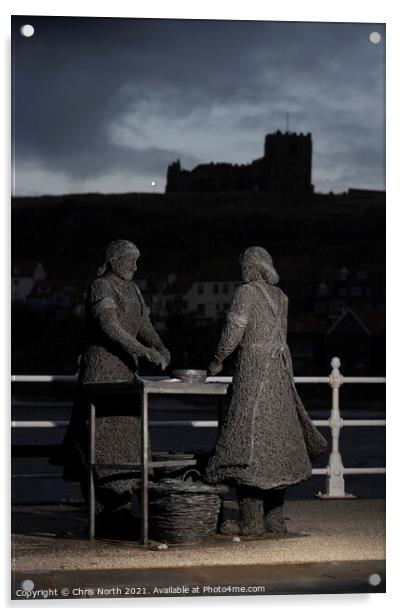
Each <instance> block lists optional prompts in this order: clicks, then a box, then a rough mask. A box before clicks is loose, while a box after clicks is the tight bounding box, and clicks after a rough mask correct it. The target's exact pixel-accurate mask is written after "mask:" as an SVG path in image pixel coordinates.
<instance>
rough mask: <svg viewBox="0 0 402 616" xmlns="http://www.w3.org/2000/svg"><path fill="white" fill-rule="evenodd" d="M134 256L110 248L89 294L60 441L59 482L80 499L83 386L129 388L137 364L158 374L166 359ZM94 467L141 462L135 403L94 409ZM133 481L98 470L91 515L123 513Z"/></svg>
mask: <svg viewBox="0 0 402 616" xmlns="http://www.w3.org/2000/svg"><path fill="white" fill-rule="evenodd" d="M139 256H140V251H139V250H138V248H137V247H136V246H135V245H134V244H132V243H131V242H129V241H127V240H116V241H113V242H111V243H110V244H109V245H108V246H107V248H106V252H105V260H104V263H103V265H102V266H101V267H100V268H99V270H98V272H97V276H96V278H95V279H94V280H93V282H92V283H91V285H90V286H89V289H88V293H87V302H86V319H87V329H88V336H89V345H88V347H87V349H86V351H85V353H84V354H83V356H82V357H81V363H80V369H79V376H78V388H77V396H76V401H75V404H74V408H73V412H72V417H71V421H70V425H69V428H68V430H67V434H66V438H65V441H64V450H65V453H66V456H65V457H66V460H65V468H64V478H65V479H73V480H76V479H79V480H80V481H81V486H82V489H83V494H84V497H86V496H87V454H88V451H87V438H88V436H87V428H86V423H85V421H86V418H87V401H86V398H85V394H84V391H83V390H82V387H81V386H82V384H83V383H88V382H93V383H107V382H109V383H110V382H116V381H133V380H135V379H136V378H137V370H138V362H139V359H140V358H145V359H147V360H148V361H150V362H152V363H154V364H159V365H160V366H161V367H162V369H164V368H165V367H166V366H167V365H168V363H169V362H170V354H169V351H168V350H167V349H166V348H165V347H164V345H163V343H162V341H161V339H160V338H159V336H158V334H157V333H156V331H155V329H154V327H153V325H152V322H151V319H150V314H149V312H150V311H149V308H147V306H146V305H145V302H144V299H143V297H142V294H141V291H140V289H139V288H138V286H137V285H136V284H135V283H134V282H133V280H132V279H133V276H134V273H135V271H136V269H137V260H138V258H139ZM96 414H97V417H96V461H97V462H99V463H102V464H119V463H124V464H127V463H128V464H132V463H137V462H139V461H140V444H141V413H140V403H139V400H136V399H135V398H134V396H127V397H125V396H124V395H121V394H119V395H118V396H115V397H114V398H113V399H112V398H111V397H110V396H108V397H102V400H100V401H99V402H97V406H96ZM138 477H139V475H138V474H136V473H133V472H120V471H117V470H116V471H115V470H97V471H96V473H95V495H96V510H97V512H98V513H102V514H104V515H103V517H104V518H106V517H107V516H108V515H111V514H113V513H114V512H116V511H118V510H119V509H120V508H127V509H128V505H129V503H130V500H131V498H132V491H133V488H135V487H136V486H137V484H138Z"/></svg>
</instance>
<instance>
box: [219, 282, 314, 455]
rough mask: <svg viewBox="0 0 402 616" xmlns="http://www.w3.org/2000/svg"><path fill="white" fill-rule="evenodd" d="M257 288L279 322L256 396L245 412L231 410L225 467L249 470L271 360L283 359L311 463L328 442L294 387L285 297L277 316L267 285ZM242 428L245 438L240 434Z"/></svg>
mask: <svg viewBox="0 0 402 616" xmlns="http://www.w3.org/2000/svg"><path fill="white" fill-rule="evenodd" d="M256 287H257V288H258V289H259V290H260V291H261V293H262V294H263V295H264V297H265V299H266V300H267V302H268V303H269V304H270V306H271V308H272V310H273V311H274V314H275V321H274V326H273V328H272V331H271V334H270V337H269V340H268V341H267V343H266V349H267V356H266V363H265V366H264V369H263V372H262V377H261V378H260V379H259V381H258V383H257V384H256V390H255V393H254V395H250V396H248V399H247V401H246V402H245V405H242V407H241V408H240V407H239V405H236V407H235V408H229V414H228V415H229V416H228V421H227V422H225V426H224V434H222V437H223V438H224V439H225V442H226V443H227V444H230V443H231V444H232V446H231V447H226V448H225V456H224V457H225V461H224V463H223V465H224V466H249V465H250V463H251V461H252V458H253V452H254V441H255V417H256V411H257V408H258V405H259V403H260V398H261V394H262V392H263V389H264V387H266V386H267V383H266V379H267V374H268V371H269V367H270V365H271V360H272V359H273V358H278V357H279V359H280V360H279V361H278V377H279V371H280V370H281V369H284V370H285V371H286V372H287V373H288V378H289V386H290V387H291V388H292V393H293V397H294V404H295V412H296V413H297V417H298V420H299V422H300V427H301V430H302V433H303V437H304V441H305V445H306V449H307V453H308V455H309V457H310V458H311V459H313V458H315V457H316V456H317V455H319V454H320V453H321V452H322V451H323V449H325V447H326V441H325V439H324V438H323V436H322V435H321V434H320V432H318V430H317V429H316V428H315V426H314V425H313V423H312V421H311V419H310V417H309V416H308V414H307V412H306V410H305V408H304V405H303V403H302V401H301V399H300V397H299V394H298V393H297V390H296V387H295V384H294V378H293V367H292V358H291V355H290V351H289V347H288V345H287V343H286V341H285V340H283V339H282V338H283V337H282V332H281V329H280V325H281V317H282V306H283V297H284V296H283V295H282V293H281V294H280V298H279V303H278V308H277V311H276V313H275V310H274V302H273V301H272V298H271V297H270V295H269V293H268V291H267V289H266V288H265V285H264V284H263V283H260V282H257V283H256ZM235 386H236V383H235V384H234V387H235ZM240 386H241V385H240ZM240 426H241V435H240V434H239V427H240ZM239 438H241V441H242V443H241V445H242V446H241V447H239V446H236V443H238V442H239ZM218 464H219V462H218Z"/></svg>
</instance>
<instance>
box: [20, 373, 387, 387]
mask: <svg viewBox="0 0 402 616" xmlns="http://www.w3.org/2000/svg"><path fill="white" fill-rule="evenodd" d="M148 379H149V380H150V381H152V380H159V377H152V376H150V377H147V380H148ZM330 379H331V377H330V376H295V377H294V381H295V383H325V384H327V385H328V384H329V383H330ZM76 380H77V376H76V375H75V374H13V375H12V376H11V381H12V383H73V382H75V381H76ZM232 380H233V379H232V377H231V376H221V377H213V378H210V381H209V382H211V383H214V382H215V383H231V382H232ZM342 382H343V383H366V384H374V383H386V377H383V376H344V377H343V378H342Z"/></svg>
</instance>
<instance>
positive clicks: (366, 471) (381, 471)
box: [12, 460, 386, 479]
mask: <svg viewBox="0 0 402 616" xmlns="http://www.w3.org/2000/svg"><path fill="white" fill-rule="evenodd" d="M183 462H184V461H183V460H182V461H180V466H184V465H185V464H182V463H183ZM189 462H191V464H190V463H189ZM152 464H153V466H154V467H156V466H158V467H159V466H162V464H163V465H166V466H168V465H167V464H166V462H164V463H159V462H153V463H152ZM177 465H178V462H173V461H172V463H171V464H170V466H177ZM194 465H195V461H192V460H191V461H187V464H186V466H194ZM97 467H98V468H103V469H116V468H117V465H113V464H110V465H108V464H102V465H97ZM134 467H135V468H134ZM118 468H125V469H128V468H130V469H133V470H135V469H137V468H139V465H134V464H131V465H125V466H124V465H123V466H121V465H119V466H118ZM343 472H344V474H345V475H385V474H386V469H385V468H345V469H344V470H343ZM328 473H329V469H328V468H313V472H312V474H313V475H328ZM12 478H13V479H31V478H34V479H62V478H63V475H61V474H60V473H13V474H12Z"/></svg>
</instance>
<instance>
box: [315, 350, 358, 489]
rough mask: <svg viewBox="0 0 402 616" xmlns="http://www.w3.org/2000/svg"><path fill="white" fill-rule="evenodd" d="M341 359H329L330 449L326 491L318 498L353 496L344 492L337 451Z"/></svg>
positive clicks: (339, 423)
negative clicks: (330, 367)
mask: <svg viewBox="0 0 402 616" xmlns="http://www.w3.org/2000/svg"><path fill="white" fill-rule="evenodd" d="M340 365H341V360H340V359H339V357H333V358H332V359H331V366H332V372H331V374H330V376H329V385H330V387H331V388H332V408H331V417H330V419H329V426H330V428H331V438H332V449H331V453H330V455H329V460H328V474H327V479H326V492H325V493H324V494H322V493H321V492H319V493H318V494H317V496H318V497H319V498H324V499H330V498H354V496H353V494H346V493H345V479H344V467H343V463H342V456H341V453H340V451H339V435H340V432H341V428H342V426H343V419H342V417H341V413H340V409H339V388H340V387H341V385H342V383H343V376H342V374H341V372H340V370H339V368H340Z"/></svg>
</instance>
